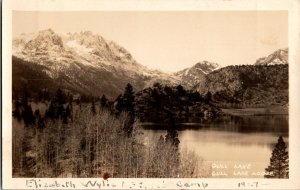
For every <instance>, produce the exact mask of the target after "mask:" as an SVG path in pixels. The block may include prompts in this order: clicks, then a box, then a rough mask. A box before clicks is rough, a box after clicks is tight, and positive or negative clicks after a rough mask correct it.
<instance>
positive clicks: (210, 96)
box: [204, 91, 212, 104]
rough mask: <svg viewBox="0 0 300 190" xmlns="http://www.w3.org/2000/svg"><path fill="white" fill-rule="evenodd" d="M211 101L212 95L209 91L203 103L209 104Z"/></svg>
mask: <svg viewBox="0 0 300 190" xmlns="http://www.w3.org/2000/svg"><path fill="white" fill-rule="evenodd" d="M211 100H212V94H211V92H210V91H208V92H207V93H206V94H205V96H204V101H205V103H207V104H208V103H210V102H211Z"/></svg>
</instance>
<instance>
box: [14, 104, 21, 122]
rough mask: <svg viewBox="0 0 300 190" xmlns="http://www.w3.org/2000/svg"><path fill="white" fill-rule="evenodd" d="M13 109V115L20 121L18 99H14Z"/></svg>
mask: <svg viewBox="0 0 300 190" xmlns="http://www.w3.org/2000/svg"><path fill="white" fill-rule="evenodd" d="M14 103H15V106H14V107H15V109H14V111H13V116H14V117H15V118H16V119H17V120H18V121H20V120H21V113H20V106H21V105H20V102H19V101H18V100H16V101H15V102H14Z"/></svg>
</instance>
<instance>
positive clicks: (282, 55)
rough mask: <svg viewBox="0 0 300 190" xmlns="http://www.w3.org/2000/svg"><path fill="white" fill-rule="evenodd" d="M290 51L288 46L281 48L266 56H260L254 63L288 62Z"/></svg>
mask: <svg viewBox="0 0 300 190" xmlns="http://www.w3.org/2000/svg"><path fill="white" fill-rule="evenodd" d="M288 53H289V52H288V48H286V49H279V50H277V51H274V52H273V53H272V54H270V55H268V56H266V57H262V58H259V59H258V60H257V61H256V62H255V63H254V65H276V64H288Z"/></svg>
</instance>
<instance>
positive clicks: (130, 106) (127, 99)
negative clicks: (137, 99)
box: [123, 83, 134, 112]
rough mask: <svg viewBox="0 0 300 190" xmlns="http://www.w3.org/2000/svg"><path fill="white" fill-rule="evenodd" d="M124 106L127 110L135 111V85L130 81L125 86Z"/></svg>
mask: <svg viewBox="0 0 300 190" xmlns="http://www.w3.org/2000/svg"><path fill="white" fill-rule="evenodd" d="M123 106H124V109H125V111H128V112H133V111H134V92H133V87H132V86H131V84H130V83H128V84H127V86H126V87H125V91H124V95H123Z"/></svg>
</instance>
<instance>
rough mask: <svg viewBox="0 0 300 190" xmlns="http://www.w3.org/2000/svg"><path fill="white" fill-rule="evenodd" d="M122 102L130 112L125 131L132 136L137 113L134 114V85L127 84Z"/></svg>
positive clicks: (125, 109)
mask: <svg viewBox="0 0 300 190" xmlns="http://www.w3.org/2000/svg"><path fill="white" fill-rule="evenodd" d="M122 100H123V101H122V102H123V106H124V107H123V108H124V111H127V112H128V119H127V120H126V122H125V124H124V131H125V132H126V133H127V135H128V137H129V136H131V134H132V131H133V124H134V119H135V114H134V92H133V87H132V86H131V84H130V83H128V84H127V86H126V88H125V91H124V94H123V97H122Z"/></svg>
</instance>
